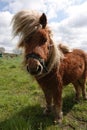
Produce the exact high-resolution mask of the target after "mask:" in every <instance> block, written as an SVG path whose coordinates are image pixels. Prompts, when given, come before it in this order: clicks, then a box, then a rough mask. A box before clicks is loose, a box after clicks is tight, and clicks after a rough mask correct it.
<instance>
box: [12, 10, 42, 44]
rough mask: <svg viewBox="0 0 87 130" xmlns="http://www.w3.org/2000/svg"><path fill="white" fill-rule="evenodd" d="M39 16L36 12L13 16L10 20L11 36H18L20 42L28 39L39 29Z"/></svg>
mask: <svg viewBox="0 0 87 130" xmlns="http://www.w3.org/2000/svg"><path fill="white" fill-rule="evenodd" d="M40 16H41V14H40V13H38V12H37V11H28V10H24V11H20V12H18V13H17V14H16V15H14V17H13V19H12V23H13V30H12V31H13V36H14V37H15V36H17V35H19V36H20V41H19V44H21V42H22V41H23V40H24V39H25V38H26V37H28V36H29V35H30V34H31V33H32V32H34V31H35V30H37V29H38V28H40V27H41V24H40V23H39V18H40Z"/></svg>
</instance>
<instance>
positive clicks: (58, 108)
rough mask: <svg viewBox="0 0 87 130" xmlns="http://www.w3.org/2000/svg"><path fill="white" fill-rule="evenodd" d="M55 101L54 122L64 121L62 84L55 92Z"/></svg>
mask: <svg viewBox="0 0 87 130" xmlns="http://www.w3.org/2000/svg"><path fill="white" fill-rule="evenodd" d="M53 102H54V114H55V119H54V123H55V124H57V123H59V124H60V123H62V118H63V112H62V86H58V88H56V89H55V91H54V92H53Z"/></svg>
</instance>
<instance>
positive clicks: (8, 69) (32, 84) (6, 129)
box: [0, 57, 87, 130]
mask: <svg viewBox="0 0 87 130" xmlns="http://www.w3.org/2000/svg"><path fill="white" fill-rule="evenodd" d="M21 62H22V60H21V57H14V58H9V57H8V58H7V59H6V58H0V130H87V101H83V99H82V97H81V100H80V102H79V103H78V104H77V103H75V102H74V100H73V99H74V96H75V92H74V89H73V87H72V85H71V84H70V85H68V86H67V87H65V88H64V90H63V112H64V118H63V123H62V124H61V125H54V124H53V119H54V117H53V114H51V115H50V116H49V117H45V116H43V110H44V107H45V99H44V95H43V92H42V91H41V89H40V87H39V86H38V84H37V82H36V81H35V80H34V78H32V77H31V76H30V75H29V74H28V73H27V72H26V70H25V69H24V68H23V67H22V65H21Z"/></svg>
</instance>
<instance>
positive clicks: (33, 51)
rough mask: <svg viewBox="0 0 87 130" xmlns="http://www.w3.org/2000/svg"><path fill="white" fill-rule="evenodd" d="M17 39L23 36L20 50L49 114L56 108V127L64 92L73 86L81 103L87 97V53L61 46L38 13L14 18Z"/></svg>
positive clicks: (58, 121) (61, 114)
mask: <svg viewBox="0 0 87 130" xmlns="http://www.w3.org/2000/svg"><path fill="white" fill-rule="evenodd" d="M12 22H13V33H14V36H16V35H19V37H20V41H19V47H22V48H24V62H25V66H26V68H27V71H28V72H29V73H30V74H31V75H33V76H34V77H35V78H36V80H37V82H38V83H39V84H40V86H41V88H42V90H43V92H44V94H45V98H46V104H47V105H46V109H45V111H44V113H45V114H49V113H50V111H51V108H52V104H53V105H54V107H53V110H54V113H55V120H54V121H55V123H60V122H61V121H62V116H63V113H62V89H63V86H64V85H68V84H69V83H72V84H73V85H74V88H75V90H76V99H77V100H79V97H80V89H81V91H82V96H83V98H84V99H87V97H86V88H85V83H86V75H87V57H86V54H85V52H84V51H82V50H79V49H74V50H70V49H68V47H66V46H63V45H62V44H60V45H59V46H57V45H56V44H55V43H54V42H53V40H52V37H51V31H50V30H49V28H48V27H47V17H46V15H45V14H44V13H43V14H40V13H37V12H34V11H21V12H18V13H17V14H16V15H15V16H14V17H13V20H12Z"/></svg>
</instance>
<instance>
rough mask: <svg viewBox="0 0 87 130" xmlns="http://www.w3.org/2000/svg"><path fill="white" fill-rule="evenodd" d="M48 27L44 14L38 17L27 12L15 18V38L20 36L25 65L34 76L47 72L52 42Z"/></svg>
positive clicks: (22, 12) (18, 14)
mask: <svg viewBox="0 0 87 130" xmlns="http://www.w3.org/2000/svg"><path fill="white" fill-rule="evenodd" d="M46 25H47V17H46V15H45V14H44V13H43V14H42V15H38V17H37V16H36V15H35V14H34V13H33V14H32V15H30V13H29V12H27V11H21V12H19V13H17V14H16V15H15V16H14V17H13V32H14V36H16V35H19V36H20V39H21V40H20V42H19V47H23V48H24V50H25V65H26V67H27V70H28V72H29V73H30V74H32V75H40V74H42V73H43V72H47V67H46V66H47V61H48V59H49V56H50V45H51V44H52V40H51V39H50V31H49V30H48V29H47V27H46Z"/></svg>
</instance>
